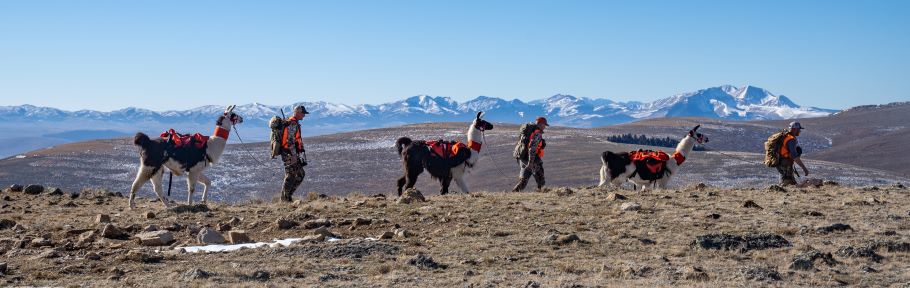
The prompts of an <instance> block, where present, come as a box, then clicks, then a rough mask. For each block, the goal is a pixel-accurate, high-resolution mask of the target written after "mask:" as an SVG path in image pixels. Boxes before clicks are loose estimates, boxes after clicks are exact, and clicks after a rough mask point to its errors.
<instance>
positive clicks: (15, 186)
mask: <svg viewBox="0 0 910 288" xmlns="http://www.w3.org/2000/svg"><path fill="white" fill-rule="evenodd" d="M22 189H25V187H22V185H19V184H13V185H10V186H9V192H22Z"/></svg>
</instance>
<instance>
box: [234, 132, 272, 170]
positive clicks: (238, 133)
mask: <svg viewBox="0 0 910 288" xmlns="http://www.w3.org/2000/svg"><path fill="white" fill-rule="evenodd" d="M231 129H232V130H234V135H237V141H240V144H241V145H246V143H244V142H243V138H240V131H238V129H237V126H235V125H234V123H231ZM240 150H243V152H246V153H244V154H246V156H247V157H249V158H250V159H253V161H256V162H257V163H259V165H260V166H262V167H263V168H268V165H265V163H262V161H259V159H256V157H255V156H253V154H252V152H250V150H247V149H240Z"/></svg>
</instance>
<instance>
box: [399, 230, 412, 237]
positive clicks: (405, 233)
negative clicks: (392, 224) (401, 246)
mask: <svg viewBox="0 0 910 288" xmlns="http://www.w3.org/2000/svg"><path fill="white" fill-rule="evenodd" d="M395 236H396V237H398V238H409V237H411V236H414V233H411V231H408V230H406V229H395Z"/></svg>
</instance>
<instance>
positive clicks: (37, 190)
mask: <svg viewBox="0 0 910 288" xmlns="http://www.w3.org/2000/svg"><path fill="white" fill-rule="evenodd" d="M22 192H25V194H29V195H38V194H41V192H44V186H41V185H34V184H32V185H28V186H25V189H24V190H22Z"/></svg>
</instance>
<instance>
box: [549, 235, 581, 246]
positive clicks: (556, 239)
mask: <svg viewBox="0 0 910 288" xmlns="http://www.w3.org/2000/svg"><path fill="white" fill-rule="evenodd" d="M574 242H579V243H584V241H582V240H581V238H579V237H578V235H575V234H568V235H559V234H550V236H547V238H545V239H544V243H546V244H550V245H567V244H571V243H574Z"/></svg>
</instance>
